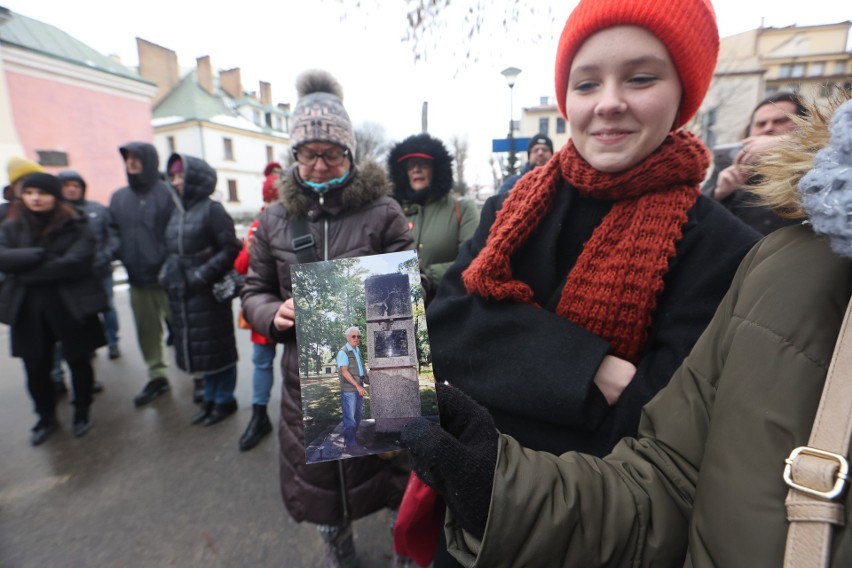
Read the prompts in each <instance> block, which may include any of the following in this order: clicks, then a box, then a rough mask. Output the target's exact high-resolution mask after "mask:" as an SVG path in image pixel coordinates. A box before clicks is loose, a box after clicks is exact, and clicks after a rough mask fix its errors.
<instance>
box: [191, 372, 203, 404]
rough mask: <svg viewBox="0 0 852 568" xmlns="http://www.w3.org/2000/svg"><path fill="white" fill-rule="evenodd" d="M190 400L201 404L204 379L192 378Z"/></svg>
mask: <svg viewBox="0 0 852 568" xmlns="http://www.w3.org/2000/svg"><path fill="white" fill-rule="evenodd" d="M192 402H194V403H195V404H201V403H202V402H204V379H203V378H201V379H192Z"/></svg>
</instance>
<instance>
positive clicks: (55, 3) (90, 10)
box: [0, 0, 852, 183]
mask: <svg viewBox="0 0 852 568" xmlns="http://www.w3.org/2000/svg"><path fill="white" fill-rule="evenodd" d="M379 1H380V0H362V1H361V5H362V8H361V9H360V10H356V9H354V8H352V7H351V6H352V5H354V4H355V3H354V2H352V1H347V0H343V1H342V2H341V1H338V0H310V1H305V0H284V1H279V2H269V1H268V0H241V1H239V2H233V1H228V2H222V1H220V0H210V1H207V2H198V1H189V0H186V1H180V2H178V1H175V0H147V1H146V2H136V3H127V2H103V1H101V0H98V1H96V0H75V1H74V2H69V1H68V0H0V5H2V6H5V7H6V8H9V9H10V10H12V11H13V12H19V13H21V14H24V15H26V16H29V17H31V18H35V19H37V20H41V21H43V22H46V23H49V24H52V25H54V26H57V27H59V28H61V29H63V30H64V31H66V32H68V33H70V34H71V35H72V36H74V37H75V38H77V39H78V40H80V41H82V42H84V43H86V44H88V45H90V46H91V47H93V48H95V49H97V50H98V51H100V52H102V53H104V54H107V55H109V54H117V55H119V56H120V57H121V59H122V61H123V62H124V63H125V64H126V65H128V66H135V65H136V64H137V63H138V58H137V55H136V41H135V38H136V37H141V38H143V39H145V40H148V41H151V42H154V43H157V44H159V45H162V46H164V47H167V48H169V49H172V50H174V51H175V52H177V56H178V61H179V63H180V65H181V66H186V67H189V66H192V65H194V64H195V58H196V57H199V56H202V55H210V57H211V60H212V64H213V66H214V68H215V69H229V68H232V67H240V68H241V70H242V79H243V87H244V88H245V89H246V90H256V89H257V82H258V81H259V80H263V81H268V82H270V83H271V84H272V95H273V99H274V100H275V101H276V102H291V103H295V99H296V93H295V88H294V81H295V78H296V76H297V75H298V74H299V72H301V71H302V70H304V69H308V68H312V67H320V68H324V69H327V70H328V71H330V72H331V73H332V74H334V75H335V76H336V77H337V78H338V80H339V81H340V82H341V84H342V85H343V89H344V104H345V106H346V108H347V110H348V111H349V114H350V117H351V118H352V120H353V121H354V122H355V123H359V122H365V121H371V122H378V123H380V124H382V125H383V126H384V127H385V129H386V132H387V134H388V136H389V138H391V139H392V140H400V139H402V138H404V137H405V136H407V135H409V134H414V133H416V132H419V131H420V117H421V108H422V104H423V102H424V101H428V102H429V130H430V132H431V133H432V134H433V135H435V136H438V137H440V138H442V139H444V140H445V141H447V140H448V139H449V138H450V136H453V135H461V136H466V137H467V139H468V141H469V144H470V150H471V158H470V160H469V161H468V164H467V169H468V172H469V175H468V178H469V179H468V180H467V181H468V182H469V183H476V182H481V183H490V179H491V178H490V173H489V169H488V164H487V160H488V156H489V153H490V149H491V139H492V138H504V137H505V136H506V133H507V132H508V123H509V116H508V115H509V89H508V87H507V85H506V82H505V79H504V78H503V77H502V76H501V75H500V71H501V70H502V69H504V68H506V67H508V66H515V67H519V68H520V69H521V70H522V73H521V75H520V76H519V78H518V80H517V83H516V85H515V88H514V97H513V99H514V107H515V108H514V117H515V119H518V118H519V117H520V109H521V107H523V106H531V105H535V104H537V102H538V100H539V97H541V96H552V95H553V59H554V53H555V47H556V43H557V41H558V37H559V33H560V32H561V29H562V26H563V24H564V22H565V19H566V18H567V16H568V14H569V13H570V11H571V9H572V8H573V6H574V5H576V1H572V0H567V1H564V0H563V1H562V2H556V1H553V0H535V2H532V1H531V0H525V1H523V4H524V5H527V6H529V5H534V6H535V10H536V11H535V13H533V14H530V13H529V10H528V9H525V8H520V9H519V15H518V19H517V21H516V22H514V23H511V24H510V25H509V26H508V29H506V28H504V27H503V25H502V20H503V18H504V16H505V14H504V12H502V11H501V10H502V8H497V9H495V11H494V13H492V12H489V13H488V14H487V15H486V17H485V21H484V23H483V27H482V31H481V34H480V36H479V37H478V38H477V39H476V40H475V42H474V43H473V44H472V45H471V46H470V47H471V48H472V52H473V54H474V55H475V58H466V57H465V54H466V51H467V47H468V46H467V45H466V44H465V43H464V42H463V41H462V40H461V39H460V38H463V37H464V34H465V30H466V28H465V27H464V25H463V24H462V20H463V18H464V13H465V9H464V8H465V7H466V6H467V5H469V4H471V3H473V2H472V0H456V1H455V2H454V3H453V5H454V6H456V7H455V8H454V10H455V11H454V12H453V14H452V16H453V17H452V18H450V20H451V22H452V23H447V24H446V25H445V26H444V27H443V28H442V29H441V30H440V31H439V33H438V35H437V36H434V37H432V38H430V39H429V40H428V42H427V46H428V49H427V57H426V59H425V60H420V61H417V62H415V61H414V57H413V49H412V45H411V44H410V43H405V42H403V41H402V38H403V36H404V35H405V33H406V22H405V3H404V2H402V1H400V0H395V1H393V0H384V2H382V6H381V8H379V7H378V3H379ZM791 4H792V3H788V2H781V1H779V0H774V1H770V0H718V1H716V2H714V5H715V7H716V13H717V17H718V21H719V28H720V32H721V35H722V36H726V35H731V34H734V33H739V32H742V31H746V30H749V29H754V28H756V27H759V26H760V25H761V19H762V18H763V24H764V25H765V26H775V27H780V26H787V25H792V24H798V25H813V24H826V23H835V22H840V21H844V20H846V19H849V18H850V17H852V13H850V10H849V8H848V6H849V4H848V2H846V1H842V0H808V1H807V2H803V3H797V4H796V7H795V8H787V7H784V8H782V7H781V6H782V5H785V6H788V5H791ZM495 5H498V6H502V5H503V3H501V2H495ZM344 6H346V8H344ZM529 134H531V133H527V132H522V133H519V135H520V136H525V135H529Z"/></svg>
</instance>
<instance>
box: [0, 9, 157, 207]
mask: <svg viewBox="0 0 852 568" xmlns="http://www.w3.org/2000/svg"><path fill="white" fill-rule="evenodd" d="M0 60H1V63H2V65H0V73H2V74H3V78H2V79H3V80H2V81H0V90H3V87H4V86H5V92H0V106H5V107H6V108H5V109H4V108H0V115H2V114H5V115H6V116H9V115H11V117H12V122H13V124H12V125H6V126H4V127H3V129H2V132H0V180H2V183H3V185H5V181H6V180H5V177H6V171H5V164H6V160H7V159H8V158H9V156H10V155H12V154H15V153H17V154H18V155H23V156H24V157H26V158H29V159H31V160H35V161H37V162H39V163H40V164H42V165H43V166H44V167H45V169H47V170H48V171H49V172H51V173H57V172H59V171H61V170H63V169H74V170H77V171H78V172H79V173H80V175H82V176H83V178H85V179H86V181H87V185H88V190H87V197H88V198H90V199H94V200H96V201H100V202H102V203H108V201H109V196H110V194H111V193H112V192H113V191H114V190H115V189H116V188H118V187H121V186H123V185H126V184H127V178H126V176H125V173H124V167H123V164H122V162H121V156H120V155H119V153H118V147H119V146H121V145H122V144H124V143H125V142H128V141H130V140H142V141H146V142H152V143H153V140H154V132H153V129H152V126H151V99H152V97H153V96H154V94H155V93H156V92H157V86H156V85H154V84H153V83H151V82H149V81H146V80H144V79H142V78H141V77H139V75H138V74H136V72H135V71H132V70H130V69H128V68H127V67H124V66H123V65H121V64H120V63H118V62H116V61H113V60H112V59H110V58H109V57H106V56H104V55H102V54H100V53H98V52H97V51H95V50H93V49H92V48H90V47H88V46H87V45H85V44H83V43H82V42H80V41H78V40H76V39H74V38H73V37H71V36H70V35H68V34H67V33H65V32H63V31H62V30H60V29H58V28H56V27H54V26H50V25H48V24H45V23H43V22H39V21H37V20H33V19H31V18H27V17H26V16H22V15H20V14H17V13H15V12H11V11H8V10H6V11H5V12H4V13H2V14H0ZM3 83H5V85H4V84H3Z"/></svg>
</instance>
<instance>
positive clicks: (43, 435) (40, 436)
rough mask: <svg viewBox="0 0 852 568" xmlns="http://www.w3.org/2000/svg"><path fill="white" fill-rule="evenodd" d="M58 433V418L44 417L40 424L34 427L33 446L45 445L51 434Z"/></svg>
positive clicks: (31, 440) (31, 439)
mask: <svg viewBox="0 0 852 568" xmlns="http://www.w3.org/2000/svg"><path fill="white" fill-rule="evenodd" d="M55 431H56V418H55V417H53V416H48V417H42V418H41V419H39V421H38V423H36V425H35V426H33V434H32V437H31V438H30V442H31V443H32V445H33V446H38V445H39V444H42V443H44V441H45V440H47V439H48V438H49V437H50V435H51V434H53V433H54V432H55Z"/></svg>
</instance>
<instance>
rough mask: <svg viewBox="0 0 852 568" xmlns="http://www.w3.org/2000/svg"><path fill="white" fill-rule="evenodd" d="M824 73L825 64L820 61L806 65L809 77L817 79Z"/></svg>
mask: <svg viewBox="0 0 852 568" xmlns="http://www.w3.org/2000/svg"><path fill="white" fill-rule="evenodd" d="M824 73H825V63H823V62H822V61H815V62H814V63H811V64H810V65H808V75H809V76H810V77H819V76H820V75H822V74H824Z"/></svg>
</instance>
